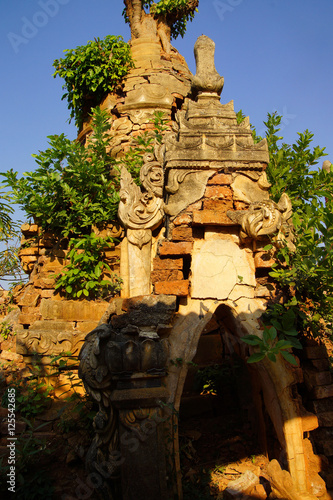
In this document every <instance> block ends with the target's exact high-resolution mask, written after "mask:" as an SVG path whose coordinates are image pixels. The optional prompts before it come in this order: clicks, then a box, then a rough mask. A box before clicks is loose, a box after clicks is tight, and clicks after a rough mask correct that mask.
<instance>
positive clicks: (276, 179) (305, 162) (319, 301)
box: [265, 114, 333, 335]
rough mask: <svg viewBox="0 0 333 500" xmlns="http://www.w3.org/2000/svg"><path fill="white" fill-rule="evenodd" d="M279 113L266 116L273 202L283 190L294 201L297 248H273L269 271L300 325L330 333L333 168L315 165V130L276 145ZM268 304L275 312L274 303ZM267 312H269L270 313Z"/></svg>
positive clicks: (332, 317) (318, 152)
mask: <svg viewBox="0 0 333 500" xmlns="http://www.w3.org/2000/svg"><path fill="white" fill-rule="evenodd" d="M281 119H282V117H281V116H278V115H276V114H273V115H268V120H267V122H266V123H265V125H266V127H267V132H266V137H267V141H268V147H269V153H270V163H269V165H268V169H267V175H268V179H269V181H270V182H271V184H272V187H271V196H272V198H273V199H274V201H277V200H278V199H279V198H280V197H281V195H282V193H284V192H286V193H287V194H288V196H289V197H290V199H291V202H292V205H293V211H294V215H293V223H294V227H295V235H296V251H295V252H290V251H289V250H288V249H287V248H286V247H284V248H281V249H280V250H279V251H278V253H277V259H278V261H277V263H276V264H275V266H274V269H273V271H272V272H271V273H270V275H271V276H272V277H273V278H275V279H276V280H277V281H278V283H279V284H280V286H282V287H287V288H288V290H289V297H290V299H292V302H290V305H289V306H288V309H292V310H293V312H294V314H295V318H296V320H295V321H296V323H297V325H298V328H300V327H301V328H303V330H304V329H307V330H308V331H309V332H311V333H313V334H315V335H316V334H320V333H324V332H326V333H327V332H330V334H332V321H333V314H332V302H333V251H332V248H333V171H332V168H331V171H330V172H326V171H325V170H323V169H321V168H316V165H317V164H318V160H319V159H320V158H321V157H322V156H323V155H324V149H325V148H320V147H318V146H316V147H314V148H313V150H311V149H310V144H311V142H312V140H313V134H311V133H310V132H309V131H308V130H306V131H305V132H304V133H299V134H298V136H299V138H298V140H297V141H296V143H295V144H293V145H287V144H284V143H282V144H279V141H281V140H282V137H280V136H279V135H278V132H279V128H278V127H279V125H280V123H281ZM274 307H275V312H274V308H273V309H271V311H272V314H273V315H274V314H275V316H276V315H277V311H276V306H274ZM272 314H271V316H272Z"/></svg>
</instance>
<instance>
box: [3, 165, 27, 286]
mask: <svg viewBox="0 0 333 500" xmlns="http://www.w3.org/2000/svg"><path fill="white" fill-rule="evenodd" d="M1 175H3V174H1ZM13 215H14V208H13V197H12V194H11V193H10V192H8V191H5V190H4V186H0V280H2V281H9V282H10V283H11V284H15V283H17V282H19V281H21V280H22V274H21V267H20V263H19V259H18V255H17V254H18V251H19V244H18V242H17V239H18V230H19V225H18V223H17V222H14V221H13Z"/></svg>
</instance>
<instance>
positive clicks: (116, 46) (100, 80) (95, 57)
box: [53, 35, 133, 127]
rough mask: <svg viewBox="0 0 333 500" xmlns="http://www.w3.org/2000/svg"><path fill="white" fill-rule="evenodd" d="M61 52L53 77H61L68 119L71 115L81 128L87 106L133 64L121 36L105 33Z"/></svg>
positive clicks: (94, 102) (91, 104)
mask: <svg viewBox="0 0 333 500" xmlns="http://www.w3.org/2000/svg"><path fill="white" fill-rule="evenodd" d="M64 52H65V53H66V56H65V57H64V58H63V59H56V60H55V61H54V63H53V66H54V67H55V69H56V71H55V72H54V74H53V76H54V77H56V76H57V75H59V76H60V77H61V78H63V79H64V80H65V84H64V85H63V89H64V90H65V91H66V92H65V93H64V95H63V96H62V99H67V102H68V109H69V110H70V119H72V118H75V124H76V125H77V126H78V127H81V125H82V122H83V120H84V118H86V116H87V115H88V114H89V113H90V111H91V109H92V108H94V107H95V106H97V105H98V104H99V103H100V102H101V101H102V99H103V97H104V96H105V95H106V94H107V93H108V92H112V91H114V90H115V88H116V87H117V85H118V84H119V83H120V82H121V81H122V80H123V78H124V77H125V76H126V75H127V73H128V71H129V69H130V68H131V67H133V62H132V59H131V53H130V46H129V44H127V43H125V42H124V41H123V39H122V37H121V36H111V35H108V36H106V37H105V38H104V39H103V40H100V39H99V38H95V41H89V42H88V43H87V45H82V46H79V47H76V48H75V49H72V50H65V51H64Z"/></svg>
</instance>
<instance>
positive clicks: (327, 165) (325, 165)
mask: <svg viewBox="0 0 333 500" xmlns="http://www.w3.org/2000/svg"><path fill="white" fill-rule="evenodd" d="M331 166H332V163H331V162H330V161H329V160H325V161H323V166H322V168H323V170H325V172H330V171H331Z"/></svg>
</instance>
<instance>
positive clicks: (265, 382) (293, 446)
mask: <svg viewBox="0 0 333 500" xmlns="http://www.w3.org/2000/svg"><path fill="white" fill-rule="evenodd" d="M253 302H254V304H252V303H251V300H249V299H247V300H245V301H244V300H243V299H240V300H239V301H237V302H236V303H234V302H232V301H229V300H227V301H218V300H211V299H206V300H195V299H190V298H187V299H186V300H185V301H184V303H183V304H181V305H180V309H179V314H178V316H177V319H176V321H175V324H174V327H173V329H172V332H171V334H170V337H169V341H170V346H171V352H170V360H171V366H170V370H169V374H168V376H167V382H166V385H167V388H168V390H169V393H170V398H169V404H170V405H172V406H173V407H174V409H175V411H176V412H178V411H179V408H180V401H181V396H182V392H183V388H184V383H185V378H186V375H187V372H188V363H190V362H191V361H192V360H193V358H194V356H195V354H196V352H197V348H198V343H199V339H200V336H201V333H202V331H203V329H204V328H205V327H206V325H207V324H208V323H209V321H210V320H211V319H212V317H213V315H214V314H215V313H217V314H220V313H221V312H223V313H224V314H225V319H226V320H227V321H228V323H229V327H231V330H232V335H233V340H232V341H234V342H236V343H237V344H238V348H239V352H240V354H241V357H242V358H243V359H246V356H247V355H248V347H247V346H246V345H245V343H243V344H242V343H241V341H240V339H241V337H242V336H244V335H247V334H257V335H258V334H259V335H260V332H261V327H260V324H259V321H258V318H259V317H260V315H261V314H262V310H259V309H255V305H256V306H258V304H257V301H253ZM245 304H247V306H246V307H245ZM231 338H232V337H230V338H229V341H231ZM173 360H178V361H179V363H174V362H173ZM179 365H180V366H179ZM253 369H254V370H256V372H257V378H258V381H259V384H260V390H261V391H262V394H263V404H264V405H265V408H266V410H267V412H268V414H269V416H270V419H271V421H272V423H273V426H274V429H275V432H276V435H277V437H278V440H279V442H280V445H281V447H282V449H283V450H284V452H285V456H286V461H287V465H288V469H289V472H290V474H291V477H292V479H293V482H294V484H295V486H296V488H297V489H298V490H299V491H300V492H307V491H310V485H309V480H308V478H307V474H306V470H307V466H306V457H305V450H304V444H303V432H304V430H305V429H304V422H303V419H302V416H301V409H300V405H299V401H298V395H297V390H296V384H297V382H298V381H299V380H298V370H297V369H294V368H293V367H292V366H291V365H289V364H287V363H286V362H285V360H284V359H283V358H282V356H279V357H278V358H277V361H276V363H272V362H270V361H269V360H268V359H266V358H265V359H264V360H263V361H261V362H260V363H256V364H255V366H254V368H253ZM173 452H174V454H175V462H176V463H175V470H176V471H177V472H178V477H177V483H178V490H179V491H180V490H181V482H180V473H179V471H180V461H179V444H178V429H177V430H176V431H175V433H174V441H173Z"/></svg>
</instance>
